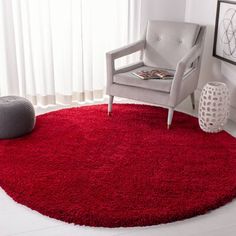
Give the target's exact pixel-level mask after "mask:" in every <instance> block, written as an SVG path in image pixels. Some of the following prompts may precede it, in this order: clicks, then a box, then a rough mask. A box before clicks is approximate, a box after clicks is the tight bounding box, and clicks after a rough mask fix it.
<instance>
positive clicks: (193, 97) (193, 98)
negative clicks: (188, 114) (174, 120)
mask: <svg viewBox="0 0 236 236" xmlns="http://www.w3.org/2000/svg"><path fill="white" fill-rule="evenodd" d="M190 96H191V102H192V108H193V110H195V96H194V92H193V93H191V95H190Z"/></svg>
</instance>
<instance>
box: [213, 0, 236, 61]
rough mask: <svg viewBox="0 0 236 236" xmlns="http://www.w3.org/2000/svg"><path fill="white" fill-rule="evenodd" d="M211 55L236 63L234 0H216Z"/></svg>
mask: <svg viewBox="0 0 236 236" xmlns="http://www.w3.org/2000/svg"><path fill="white" fill-rule="evenodd" d="M213 56H215V57H217V58H219V59H221V60H224V61H227V62H229V63H231V64H235V65H236V2H235V1H234V2H233V1H223V0H218V4H217V12H216V24H215V38H214V49H213Z"/></svg>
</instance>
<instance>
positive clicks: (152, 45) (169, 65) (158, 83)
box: [106, 21, 206, 128]
mask: <svg viewBox="0 0 236 236" xmlns="http://www.w3.org/2000/svg"><path fill="white" fill-rule="evenodd" d="M205 31H206V28H205V27H204V26H200V25H197V24H192V23H182V22H166V21H149V22H148V25H147V30H146V35H145V38H144V39H142V40H140V41H138V42H135V43H133V44H130V45H128V46H125V47H122V48H120V49H117V50H114V51H111V52H108V53H107V54H106V56H107V94H108V95H109V104H108V114H111V112H112V103H113V98H114V96H118V97H123V98H129V99H134V100H138V101H143V102H148V103H152V104H156V105H159V106H162V107H166V108H168V119H167V127H168V128H169V127H170V125H171V122H172V118H173V113H174V109H175V107H176V106H177V105H178V104H179V103H180V102H182V101H183V100H184V99H185V98H186V97H187V96H188V95H191V101H192V105H193V109H194V107H195V104H194V90H195V89H196V88H197V84H198V78H199V72H200V65H201V55H202V51H203V42H204V35H205ZM137 51H141V58H140V59H141V60H140V61H139V62H137V63H135V64H132V65H128V66H126V67H123V68H120V69H118V70H117V69H115V60H116V59H118V58H120V57H123V56H126V55H129V54H132V53H134V52H137ZM149 67H156V68H166V69H174V70H175V75H174V78H173V79H172V80H155V79H151V80H142V79H139V78H137V77H136V76H135V75H133V74H132V72H135V71H139V70H145V69H148V68H149Z"/></svg>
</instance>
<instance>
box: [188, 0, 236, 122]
mask: <svg viewBox="0 0 236 236" xmlns="http://www.w3.org/2000/svg"><path fill="white" fill-rule="evenodd" d="M216 7H217V0H186V13H185V20H186V21H188V22H195V23H199V24H204V25H206V26H207V34H206V40H205V48H204V53H203V63H202V69H201V73H200V81H199V85H198V87H199V89H201V88H202V87H203V86H204V85H205V84H206V83H207V82H208V81H213V80H214V81H215V80H217V81H222V82H225V83H226V84H228V87H229V89H230V91H231V112H230V114H231V119H232V120H234V121H236V66H233V65H230V64H228V63H223V62H221V61H220V60H219V59H217V58H215V57H213V56H212V52H213V41H214V29H215V17H216Z"/></svg>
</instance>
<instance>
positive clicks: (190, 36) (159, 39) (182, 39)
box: [143, 21, 201, 69]
mask: <svg viewBox="0 0 236 236" xmlns="http://www.w3.org/2000/svg"><path fill="white" fill-rule="evenodd" d="M200 29H201V26H200V25H198V24H193V23H184V22H168V21H149V22H148V25H147V31H146V46H145V50H144V52H143V61H144V64H145V65H147V66H153V67H159V68H169V69H176V66H177V63H178V62H179V61H180V59H181V58H182V57H183V56H184V55H185V54H186V53H187V52H188V51H189V50H190V49H191V48H192V47H193V46H194V45H195V44H196V42H197V40H198V36H199V32H200Z"/></svg>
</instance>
